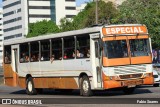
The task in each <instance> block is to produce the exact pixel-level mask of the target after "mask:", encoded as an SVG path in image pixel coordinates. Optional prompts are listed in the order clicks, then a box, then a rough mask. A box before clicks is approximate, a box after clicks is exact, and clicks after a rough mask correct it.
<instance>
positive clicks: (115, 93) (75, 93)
mask: <svg viewBox="0 0 160 107" xmlns="http://www.w3.org/2000/svg"><path fill="white" fill-rule="evenodd" d="M143 88H144V87H140V88H136V89H135V91H134V93H133V94H146V93H152V92H151V91H150V90H149V89H146V88H145V89H143ZM10 94H18V95H19V94H26V90H19V91H14V92H12V93H10ZM39 95H67V96H68V95H69V96H79V95H80V92H79V90H73V91H72V92H69V91H64V90H58V91H57V90H54V89H43V92H42V93H39ZM122 95H125V94H124V93H123V91H122V90H118V89H115V90H105V91H94V96H99V97H103V96H122Z"/></svg>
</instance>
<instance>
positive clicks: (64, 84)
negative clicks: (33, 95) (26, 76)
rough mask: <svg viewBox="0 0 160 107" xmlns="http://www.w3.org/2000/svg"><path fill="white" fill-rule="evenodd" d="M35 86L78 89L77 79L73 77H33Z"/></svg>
mask: <svg viewBox="0 0 160 107" xmlns="http://www.w3.org/2000/svg"><path fill="white" fill-rule="evenodd" d="M33 81H34V86H35V88H54V89H78V88H79V87H78V84H77V83H76V80H75V79H74V78H72V77H69V78H67V77H64V78H63V77H61V78H56V77H48V78H33Z"/></svg>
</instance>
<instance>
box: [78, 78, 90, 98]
mask: <svg viewBox="0 0 160 107" xmlns="http://www.w3.org/2000/svg"><path fill="white" fill-rule="evenodd" d="M80 95H82V96H91V95H92V90H91V85H90V81H89V78H88V77H87V76H83V77H82V78H81V79H80Z"/></svg>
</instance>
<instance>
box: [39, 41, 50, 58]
mask: <svg viewBox="0 0 160 107" xmlns="http://www.w3.org/2000/svg"><path fill="white" fill-rule="evenodd" d="M49 59H50V41H49V40H44V41H41V57H40V60H41V61H49Z"/></svg>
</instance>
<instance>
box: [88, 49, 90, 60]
mask: <svg viewBox="0 0 160 107" xmlns="http://www.w3.org/2000/svg"><path fill="white" fill-rule="evenodd" d="M87 57H88V58H89V57H90V50H89V49H88V50H87Z"/></svg>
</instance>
